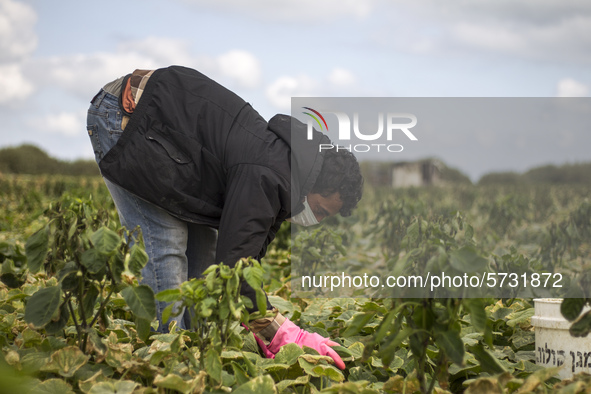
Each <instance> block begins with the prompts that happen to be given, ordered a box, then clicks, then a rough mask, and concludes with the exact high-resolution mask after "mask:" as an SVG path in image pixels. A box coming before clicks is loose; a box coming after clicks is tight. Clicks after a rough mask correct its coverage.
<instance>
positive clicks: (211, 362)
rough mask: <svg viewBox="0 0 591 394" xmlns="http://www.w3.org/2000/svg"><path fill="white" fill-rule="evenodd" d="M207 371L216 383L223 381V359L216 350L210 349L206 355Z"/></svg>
mask: <svg viewBox="0 0 591 394" xmlns="http://www.w3.org/2000/svg"><path fill="white" fill-rule="evenodd" d="M205 371H206V372H207V373H208V375H209V376H211V377H212V378H213V379H214V380H215V381H216V382H221V381H222V358H221V357H220V354H219V353H218V352H217V350H215V349H214V348H209V350H208V351H207V352H206V353H205Z"/></svg>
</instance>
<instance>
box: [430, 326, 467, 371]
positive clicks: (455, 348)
mask: <svg viewBox="0 0 591 394" xmlns="http://www.w3.org/2000/svg"><path fill="white" fill-rule="evenodd" d="M435 342H436V343H437V345H439V347H440V348H441V349H442V350H443V352H444V353H445V354H446V356H447V357H448V358H449V359H450V360H451V361H453V362H454V363H456V364H458V365H462V363H463V362H464V353H465V351H464V342H463V341H462V339H461V338H460V333H459V332H457V331H452V330H449V331H440V332H437V333H436V335H435Z"/></svg>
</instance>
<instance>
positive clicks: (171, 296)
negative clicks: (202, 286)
mask: <svg viewBox="0 0 591 394" xmlns="http://www.w3.org/2000/svg"><path fill="white" fill-rule="evenodd" d="M180 296H181V291H180V290H179V289H168V290H162V291H161V292H160V293H158V294H156V299H157V300H158V301H163V302H175V301H178V300H179V299H180Z"/></svg>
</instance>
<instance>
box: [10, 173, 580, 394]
mask: <svg viewBox="0 0 591 394" xmlns="http://www.w3.org/2000/svg"><path fill="white" fill-rule="evenodd" d="M76 182H79V185H78V186H76ZM82 182H83V180H82V179H81V180H76V181H73V180H71V179H69V178H54V177H47V178H32V177H4V178H0V186H2V187H0V202H1V203H2V204H3V205H2V210H1V212H0V214H1V215H2V220H0V226H4V227H2V231H3V232H2V233H1V235H0V264H2V271H1V276H0V279H2V283H0V348H1V349H2V351H1V352H0V381H2V384H1V385H0V393H2V392H7V393H8V392H10V393H13V392H33V393H35V392H39V393H54V392H55V393H58V392H59V393H61V394H65V393H73V392H77V393H78V392H79V393H114V392H118V393H134V392H135V393H150V392H161V393H176V392H178V393H194V392H230V391H233V392H245V393H246V392H248V393H250V392H257V391H259V392H261V393H267V392H278V393H294V392H297V393H310V392H319V391H322V392H327V393H342V392H347V393H383V392H407V393H408V392H429V391H431V392H438V393H445V392H454V393H455V392H471V393H478V392H494V391H495V390H496V392H506V393H512V392H557V393H567V392H581V391H583V390H585V389H588V387H591V381H590V380H589V377H588V376H575V377H574V378H573V379H572V380H568V381H562V382H559V381H558V380H557V379H555V378H553V375H554V374H555V372H556V371H555V370H552V369H544V368H541V367H540V366H537V365H536V364H535V352H534V350H535V349H534V332H533V328H532V327H531V324H530V318H531V316H532V315H533V308H532V306H531V303H530V300H529V299H520V298H513V297H511V298H504V299H499V298H493V297H490V298H466V297H461V296H453V294H452V297H438V296H437V295H438V294H433V296H429V297H410V298H402V297H396V298H382V297H380V295H386V296H393V294H388V293H382V294H380V292H372V293H370V294H362V293H361V292H358V293H356V294H352V296H353V297H357V296H363V298H315V297H314V296H315V293H314V292H309V293H305V292H303V295H301V296H303V298H299V299H291V298H290V297H291V295H292V287H293V288H294V289H295V286H296V285H297V284H296V283H295V281H293V282H290V280H289V279H290V274H291V270H290V262H291V259H292V255H291V253H290V249H289V244H288V242H287V237H288V235H289V234H288V232H289V231H288V230H290V226H287V227H285V228H282V230H281V236H280V237H281V238H282V242H280V243H275V242H274V243H272V244H271V245H270V247H269V250H268V253H267V257H266V258H265V259H264V260H263V261H262V263H261V265H262V267H264V268H265V270H264V271H263V270H262V268H261V267H260V266H259V265H258V263H257V262H255V261H252V260H242V261H240V262H238V263H237V264H236V266H234V268H230V267H228V266H225V265H219V266H214V267H211V268H210V269H209V270H208V271H206V274H205V275H204V276H203V277H202V278H198V279H195V280H192V281H190V282H187V283H185V284H183V286H181V288H178V289H171V290H167V291H165V292H162V293H160V294H158V295H157V297H158V299H159V300H162V301H165V302H168V303H170V306H169V307H168V308H167V309H166V311H165V315H166V316H167V317H170V316H172V315H173V314H176V313H180V311H181V308H182V307H185V308H187V309H188V310H189V311H190V315H191V316H192V324H193V327H192V328H191V329H189V330H180V329H179V328H178V327H176V326H175V325H174V324H171V325H170V326H169V328H170V333H168V334H158V333H156V332H154V331H153V330H152V329H154V328H155V323H153V322H152V323H151V322H150V320H152V318H153V315H154V313H153V311H154V304H153V301H154V300H153V297H152V295H151V294H150V291H148V290H147V288H145V286H138V284H137V280H138V279H139V275H140V273H141V268H142V267H143V266H144V265H145V264H146V262H147V255H146V254H145V252H144V251H143V245H142V241H141V236H140V233H139V232H138V231H137V230H136V231H127V230H125V229H122V228H120V227H119V226H118V224H117V220H116V219H117V214H116V211H115V209H114V206H113V204H112V202H111V201H110V200H109V199H108V194H107V191H106V189H105V188H104V186H100V187H99V186H97V185H99V183H98V182H102V181H101V180H100V178H99V179H94V178H93V179H89V180H84V184H83V185H82ZM81 185H82V186H81ZM64 192H67V193H66V195H64ZM590 192H591V190H589V188H585V187H569V188H564V187H560V188H555V187H549V186H527V187H524V186H519V185H513V186H511V185H505V186H502V187H501V186H494V187H487V186H477V187H476V186H471V185H461V186H460V185H458V186H455V187H453V188H429V189H408V190H391V189H387V190H386V189H368V190H366V193H365V195H364V200H362V202H361V206H360V208H359V209H358V210H357V211H355V212H354V215H353V217H350V218H338V217H337V218H331V220H329V221H327V223H328V224H330V226H320V227H318V228H312V229H308V230H311V231H301V232H298V234H297V238H296V242H297V243H298V244H297V245H296V244H294V251H295V250H296V248H298V247H299V248H300V250H299V251H298V252H297V255H296V253H294V256H293V258H294V260H298V259H300V258H301V257H300V256H301V255H302V253H301V252H303V254H304V256H306V258H307V259H309V260H310V261H311V262H312V267H313V269H314V270H318V272H321V270H326V271H325V272H330V271H332V270H337V269H340V267H342V264H346V267H348V271H347V272H348V273H351V274H356V273H363V272H372V270H373V271H376V270H380V272H382V271H383V272H387V273H390V272H392V273H397V274H399V273H410V272H419V271H423V272H424V271H426V270H431V269H434V268H439V269H442V268H443V269H445V270H446V272H450V273H452V272H457V273H460V272H462V273H463V272H465V271H468V270H474V269H476V267H477V268H478V269H480V268H483V267H485V268H486V269H487V270H491V272H507V271H509V270H513V271H515V272H532V271H536V272H542V271H543V270H544V269H547V270H548V272H550V271H549V270H550V269H553V268H554V267H556V268H557V269H560V270H566V271H565V272H569V273H570V274H569V278H568V283H565V286H568V288H569V289H570V292H569V293H568V294H567V297H565V301H564V304H563V308H562V311H563V314H564V315H565V316H566V317H568V318H569V320H571V321H573V329H572V331H573V333H574V334H576V335H585V333H587V332H589V327H591V323H590V322H589V321H588V320H589V319H590V318H589V316H588V315H587V314H586V313H585V312H584V309H583V307H584V306H586V305H588V301H589V300H588V297H589V294H588V289H589V288H590V286H589V278H588V277H587V274H586V272H587V271H588V270H587V266H586V265H585V264H588V261H587V260H586V259H587V256H588V251H589V247H590V246H589V240H590V239H591V236H590V232H589V225H590V223H591V220H590V219H591V218H590V208H589V203H588V201H586V200H585V198H587V197H588V195H589V194H590ZM89 195H92V198H88V196H89ZM22 196H28V197H27V202H26V203H24V202H23V201H22ZM74 196H75V197H74ZM83 196H86V197H83ZM48 206H49V208H48V209H46V208H47V207H48ZM493 212H494V213H493ZM501 217H502V218H503V221H501V220H500V218H501ZM495 221H498V222H497V223H495ZM40 228H41V229H42V230H41V231H40V232H38V230H39V229H40ZM295 231H297V229H295V228H294V232H295ZM306 245H311V246H313V247H314V248H308V249H307V248H306ZM302 249H304V250H302ZM27 258H28V263H27ZM31 264H32V265H31ZM27 267H30V268H31V269H30V270H29V269H28V268H27ZM364 270H365V271H364ZM448 270H450V271H448ZM528 270H529V271H528ZM243 283H248V284H249V285H250V286H251V287H253V288H255V289H260V288H261V284H262V285H263V286H264V289H265V290H266V291H267V292H268V294H269V300H270V302H271V304H272V305H274V306H276V307H277V308H278V309H279V310H280V311H281V313H283V314H284V315H286V316H287V317H289V318H290V319H291V320H292V321H293V322H295V323H296V324H297V325H299V326H300V327H302V328H304V329H306V330H308V331H310V332H317V333H319V334H320V335H323V336H325V337H331V338H332V340H334V341H336V342H338V343H339V344H340V345H341V346H336V347H334V349H335V351H337V352H338V353H339V354H340V355H341V357H342V358H343V360H344V362H345V363H346V369H345V370H344V371H341V370H338V369H337V368H335V367H334V364H333V363H332V360H331V359H330V358H328V357H325V356H320V355H318V354H316V352H315V351H314V350H313V349H309V348H304V349H302V348H300V347H299V346H297V345H295V344H289V345H286V346H284V347H283V348H282V349H281V350H280V351H279V353H278V354H277V355H276V357H275V359H266V358H263V357H261V355H260V353H259V352H258V347H257V345H256V342H255V341H254V338H253V336H252V334H250V333H248V332H246V331H245V330H244V329H242V327H241V325H240V323H241V322H246V321H247V320H248V319H250V318H253V317H256V316H257V314H258V313H260V312H257V313H253V314H252V315H249V314H248V313H247V312H246V310H245V307H246V306H249V307H255V309H256V308H258V305H254V306H253V305H251V302H250V300H247V299H245V298H243V297H241V296H240V286H241V285H242V284H243ZM260 294H262V293H260ZM260 300H262V298H260V297H259V301H260ZM257 304H258V303H257ZM261 304H262V303H261ZM261 306H262V305H261ZM262 309H263V310H264V309H266V308H262ZM2 390H4V391H2Z"/></svg>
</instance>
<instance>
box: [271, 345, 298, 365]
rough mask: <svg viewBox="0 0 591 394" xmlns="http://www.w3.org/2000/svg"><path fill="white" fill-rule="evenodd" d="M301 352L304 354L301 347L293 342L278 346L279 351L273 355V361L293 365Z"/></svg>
mask: <svg viewBox="0 0 591 394" xmlns="http://www.w3.org/2000/svg"><path fill="white" fill-rule="evenodd" d="M302 354H304V351H303V350H302V348H301V347H299V346H298V345H297V344H295V343H288V344H286V345H283V346H281V348H279V352H277V354H276V355H275V362H276V363H278V364H287V365H293V364H295V363H296V361H297V360H298V357H299V356H301V355H302Z"/></svg>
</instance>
